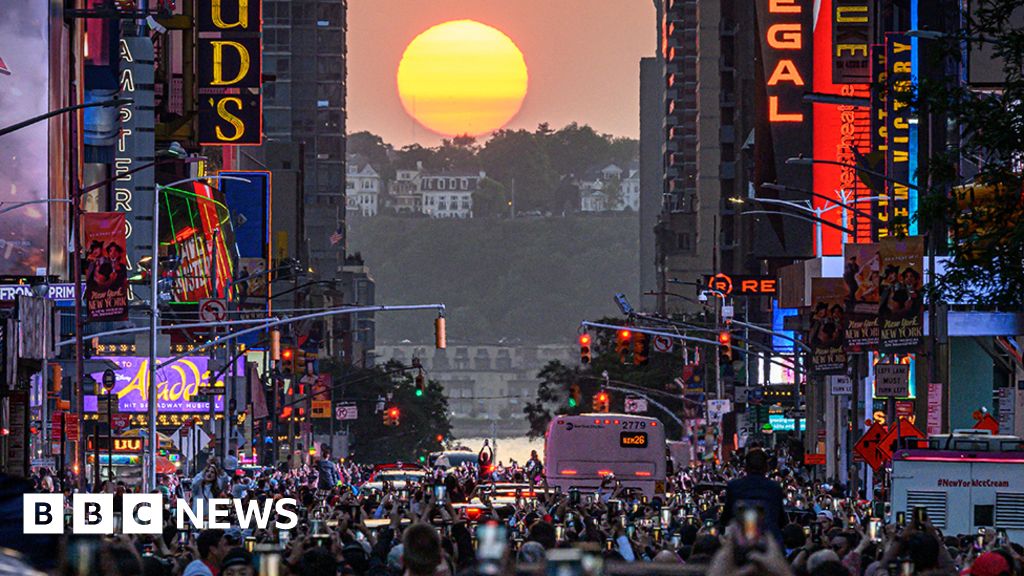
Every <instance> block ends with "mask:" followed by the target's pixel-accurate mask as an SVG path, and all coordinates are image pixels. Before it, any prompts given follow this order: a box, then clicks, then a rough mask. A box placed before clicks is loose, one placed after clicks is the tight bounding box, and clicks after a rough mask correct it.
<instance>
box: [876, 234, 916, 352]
mask: <svg viewBox="0 0 1024 576" xmlns="http://www.w3.org/2000/svg"><path fill="white" fill-rule="evenodd" d="M879 247H880V250H879V252H880V254H881V270H882V272H881V274H880V275H879V279H878V298H879V301H878V321H879V347H880V349H881V350H885V351H889V352H912V351H914V350H916V349H917V348H918V347H919V346H920V345H921V342H922V341H923V339H924V287H923V285H922V279H923V277H924V274H923V268H924V237H922V236H912V237H910V238H903V239H896V238H886V239H883V240H882V242H880V243H879Z"/></svg>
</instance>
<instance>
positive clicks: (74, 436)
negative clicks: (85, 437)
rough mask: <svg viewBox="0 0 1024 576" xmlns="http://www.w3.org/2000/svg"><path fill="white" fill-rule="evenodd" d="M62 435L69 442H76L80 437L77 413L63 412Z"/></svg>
mask: <svg viewBox="0 0 1024 576" xmlns="http://www.w3.org/2000/svg"><path fill="white" fill-rule="evenodd" d="M64 427H65V428H67V430H65V432H64V435H65V436H66V437H67V439H68V440H70V441H71V442H78V441H79V440H81V439H82V436H81V433H80V430H79V428H78V414H65V415H64Z"/></svg>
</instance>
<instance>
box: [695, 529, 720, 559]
mask: <svg viewBox="0 0 1024 576" xmlns="http://www.w3.org/2000/svg"><path fill="white" fill-rule="evenodd" d="M720 546H721V542H719V540H718V538H717V537H715V536H712V535H710V534H704V535H701V536H698V537H697V539H696V540H695V541H694V542H693V547H691V548H690V560H689V561H690V562H691V563H696V564H706V563H709V562H711V558H712V557H713V556H714V555H715V553H716V552H718V548H719V547H720Z"/></svg>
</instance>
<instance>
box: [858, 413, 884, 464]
mask: <svg viewBox="0 0 1024 576" xmlns="http://www.w3.org/2000/svg"><path fill="white" fill-rule="evenodd" d="M888 434H889V431H888V430H886V429H885V427H884V426H882V425H881V424H879V423H878V422H875V423H874V424H872V425H871V428H868V431H867V432H865V433H864V435H863V436H861V438H860V440H858V441H857V444H856V445H855V446H854V447H853V451H854V452H856V453H857V454H859V455H860V457H861V458H863V459H864V461H865V462H867V463H868V465H869V466H871V468H872V469H874V470H878V469H879V468H881V467H882V465H883V464H885V463H886V462H887V461H888V460H889V458H892V454H890V453H889V451H888V450H887V449H886V447H885V444H884V441H885V437H886V436H887V435H888Z"/></svg>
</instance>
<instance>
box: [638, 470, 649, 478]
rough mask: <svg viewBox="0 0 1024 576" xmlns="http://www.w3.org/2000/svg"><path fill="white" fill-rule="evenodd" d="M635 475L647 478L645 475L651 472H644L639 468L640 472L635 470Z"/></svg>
mask: <svg viewBox="0 0 1024 576" xmlns="http://www.w3.org/2000/svg"><path fill="white" fill-rule="evenodd" d="M636 475H637V476H643V477H644V478H647V477H649V476H650V475H651V473H650V472H644V471H643V470H641V471H640V472H637V473H636Z"/></svg>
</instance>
